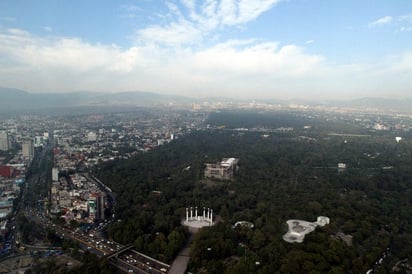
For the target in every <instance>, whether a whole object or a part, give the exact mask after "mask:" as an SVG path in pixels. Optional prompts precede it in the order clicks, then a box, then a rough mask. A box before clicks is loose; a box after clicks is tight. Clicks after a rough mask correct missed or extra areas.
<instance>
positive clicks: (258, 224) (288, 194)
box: [0, 102, 412, 274]
mask: <svg viewBox="0 0 412 274" xmlns="http://www.w3.org/2000/svg"><path fill="white" fill-rule="evenodd" d="M411 137H412V116H411V115H410V114H405V113H403V114H402V113H394V112H388V113H383V112H380V113H379V112H377V111H376V109H361V110H359V109H348V108H324V109H320V108H311V107H308V106H304V105H289V106H279V105H268V104H256V103H254V102H253V103H247V104H246V103H245V104H239V105H233V104H228V105H225V104H221V103H219V104H209V103H207V104H195V105H192V106H191V108H190V109H189V108H185V109H183V108H178V107H176V106H173V107H163V108H144V107H140V108H135V109H130V108H128V109H127V110H124V111H121V110H116V111H108V110H105V111H101V112H99V111H97V110H96V111H88V112H84V113H82V112H81V111H77V112H76V111H72V112H71V111H67V112H65V113H61V112H58V113H54V112H53V111H50V112H47V111H43V112H36V113H35V114H30V113H24V114H7V115H6V114H3V116H2V117H1V120H0V227H1V236H0V273H312V274H314V273H412V204H411V198H410V197H411V195H412V193H411V191H412V173H411V169H410V166H411V165H412V142H411Z"/></svg>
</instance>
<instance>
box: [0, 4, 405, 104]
mask: <svg viewBox="0 0 412 274" xmlns="http://www.w3.org/2000/svg"><path fill="white" fill-rule="evenodd" d="M0 86H3V87H15V88H20V89H25V90H28V91H33V92H68V91H79V90H90V91H109V92H117V91H130V90H140V91H152V92H158V93H167V94H177V95H185V96H193V97H205V96H227V97H240V98H281V99H285V98H318V99H335V98H358V97H365V96H375V97H397V98H404V97H412V1H411V0H344V1H341V0H249V1H247V0H204V1H194V0H180V1H179V0H175V1H171V0H170V1H161V0H152V1H150V0H134V1H132V0H129V1H114V0H113V1H109V0H98V1H95V0H67V1H62V0H38V1H27V0H1V1H0Z"/></svg>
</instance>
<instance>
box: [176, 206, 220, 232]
mask: <svg viewBox="0 0 412 274" xmlns="http://www.w3.org/2000/svg"><path fill="white" fill-rule="evenodd" d="M199 213H200V212H198V209H197V207H194V208H193V207H190V208H189V207H187V208H186V219H185V220H184V221H183V225H184V226H188V227H192V228H202V227H205V226H213V225H214V224H215V223H214V222H213V209H210V208H206V207H203V213H202V215H200V214H199Z"/></svg>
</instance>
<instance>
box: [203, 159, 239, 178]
mask: <svg viewBox="0 0 412 274" xmlns="http://www.w3.org/2000/svg"><path fill="white" fill-rule="evenodd" d="M238 162H239V159H237V158H223V159H222V161H220V162H218V163H216V164H206V168H205V171H204V172H205V178H215V179H222V180H230V179H232V178H233V174H234V172H235V171H236V169H237V164H238Z"/></svg>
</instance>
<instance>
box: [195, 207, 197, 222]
mask: <svg viewBox="0 0 412 274" xmlns="http://www.w3.org/2000/svg"><path fill="white" fill-rule="evenodd" d="M195 219H196V220H197V207H195Z"/></svg>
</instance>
